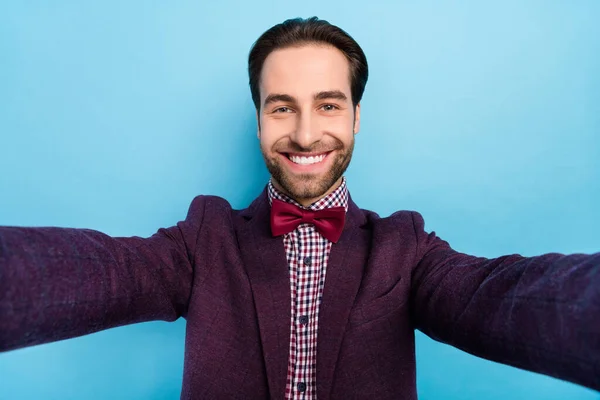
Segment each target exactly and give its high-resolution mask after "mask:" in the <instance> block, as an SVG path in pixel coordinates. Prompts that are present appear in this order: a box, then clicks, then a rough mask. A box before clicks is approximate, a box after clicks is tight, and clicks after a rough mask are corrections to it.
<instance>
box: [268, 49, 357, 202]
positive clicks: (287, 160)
mask: <svg viewBox="0 0 600 400" xmlns="http://www.w3.org/2000/svg"><path fill="white" fill-rule="evenodd" d="M260 105H261V107H260V110H259V111H258V113H257V118H258V123H259V130H258V138H259V139H260V148H261V152H262V154H263V157H264V159H265V163H266V165H267V168H268V170H269V172H270V173H271V176H272V178H273V184H274V186H275V187H276V188H277V189H279V190H281V191H282V192H284V193H286V194H287V195H289V196H290V197H292V198H293V199H295V200H296V201H298V202H299V203H300V204H302V205H304V206H307V205H309V204H311V203H313V202H314V201H316V200H318V199H320V198H322V197H324V196H326V195H327V194H329V193H331V192H332V191H334V190H335V189H336V188H337V187H338V185H339V184H340V183H341V179H342V174H343V173H344V171H345V170H346V168H347V167H348V164H349V163H350V159H351V158H352V151H353V149H354V135H355V134H356V133H358V130H359V126H360V105H357V106H356V108H355V107H354V106H353V105H352V93H351V90H350V65H349V63H348V60H347V59H346V57H345V56H344V54H343V53H342V52H341V51H339V50H338V49H336V48H335V47H333V46H329V45H316V44H309V45H304V46H301V47H290V48H285V49H279V50H275V51H273V52H272V53H271V54H269V56H268V57H267V58H266V60H265V63H264V65H263V69H262V74H261V79H260Z"/></svg>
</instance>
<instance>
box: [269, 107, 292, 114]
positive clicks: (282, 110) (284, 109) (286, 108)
mask: <svg viewBox="0 0 600 400" xmlns="http://www.w3.org/2000/svg"><path fill="white" fill-rule="evenodd" d="M273 112H274V113H288V112H292V110H291V109H289V108H288V107H279V108H276V109H275V110H273Z"/></svg>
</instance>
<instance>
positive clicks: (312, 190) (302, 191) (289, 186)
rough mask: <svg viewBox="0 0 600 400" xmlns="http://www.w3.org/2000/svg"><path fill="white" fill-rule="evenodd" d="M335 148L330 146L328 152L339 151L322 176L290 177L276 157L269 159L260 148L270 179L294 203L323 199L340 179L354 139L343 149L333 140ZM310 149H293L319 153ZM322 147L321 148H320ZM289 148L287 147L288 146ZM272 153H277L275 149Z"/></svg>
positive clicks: (350, 157)
mask: <svg viewBox="0 0 600 400" xmlns="http://www.w3.org/2000/svg"><path fill="white" fill-rule="evenodd" d="M335 140H336V143H335V146H334V147H333V149H332V147H331V146H330V147H329V148H328V150H326V151H331V150H340V151H339V152H338V154H336V155H335V159H334V160H333V164H332V165H331V168H330V169H329V170H328V171H327V172H326V173H325V174H324V175H322V176H318V175H315V174H301V175H292V174H290V173H288V172H286V171H285V168H284V167H283V166H282V165H281V161H280V160H279V159H278V158H277V157H269V156H268V155H267V154H266V153H265V151H264V150H263V148H262V147H261V153H262V155H263V158H264V160H265V164H266V166H267V169H268V170H269V173H270V174H271V177H272V178H273V179H274V180H275V181H276V182H277V183H279V185H280V186H281V188H282V189H283V190H284V191H285V193H286V194H287V195H288V196H290V197H291V198H293V199H294V200H296V201H299V202H301V201H303V200H308V199H317V198H321V197H323V195H324V194H325V193H327V191H328V190H329V189H330V188H331V187H332V186H333V185H335V183H336V182H337V181H338V180H339V179H340V178H341V177H342V175H343V174H344V172H346V169H347V168H348V166H349V165H350V160H351V159H352V153H353V151H354V137H353V138H352V142H351V143H350V145H349V146H348V147H347V148H346V149H344V144H343V143H342V141H340V140H339V139H337V138H336V139H335ZM313 147H314V148H311V149H297V150H296V149H294V152H296V151H297V152H307V153H308V152H313V153H318V152H321V151H322V150H320V149H319V148H318V146H313ZM321 147H322V146H321ZM288 148H289V146H288ZM273 152H274V153H278V152H277V151H276V148H274V150H273Z"/></svg>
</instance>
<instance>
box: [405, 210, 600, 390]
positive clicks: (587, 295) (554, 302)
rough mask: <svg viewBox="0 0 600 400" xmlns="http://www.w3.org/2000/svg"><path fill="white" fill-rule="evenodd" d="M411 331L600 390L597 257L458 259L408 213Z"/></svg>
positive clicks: (599, 260) (599, 273)
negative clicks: (412, 243)
mask: <svg viewBox="0 0 600 400" xmlns="http://www.w3.org/2000/svg"><path fill="white" fill-rule="evenodd" d="M412 215H413V225H414V229H415V234H416V237H417V253H416V254H417V260H416V263H415V267H414V269H413V271H412V286H411V304H412V310H411V311H412V314H413V319H414V321H415V324H416V328H417V329H419V330H421V331H422V332H424V333H425V334H427V335H428V336H430V337H431V338H433V339H435V340H438V341H441V342H444V343H447V344H450V345H453V346H455V347H457V348H460V349H462V350H464V351H466V352H468V353H471V354H474V355H476V356H479V357H483V358H486V359H489V360H493V361H497V362H500V363H504V364H508V365H512V366H515V367H518V368H522V369H526V370H529V371H534V372H538V373H542V374H546V375H549V376H553V377H555V378H559V379H564V380H567V381H571V382H574V383H578V384H580V385H583V386H587V387H589V388H592V389H595V390H600V253H596V254H591V255H586V254H572V255H563V254H545V255H541V256H537V257H528V258H526V257H522V256H520V255H509V256H504V257H499V258H493V259H487V258H481V257H473V256H469V255H466V254H461V253H458V252H456V251H454V250H452V249H451V248H450V246H449V245H448V243H446V242H445V241H443V240H441V239H440V238H439V237H437V236H436V235H435V233H426V232H425V230H424V222H423V218H422V217H421V215H419V214H418V213H413V214H412Z"/></svg>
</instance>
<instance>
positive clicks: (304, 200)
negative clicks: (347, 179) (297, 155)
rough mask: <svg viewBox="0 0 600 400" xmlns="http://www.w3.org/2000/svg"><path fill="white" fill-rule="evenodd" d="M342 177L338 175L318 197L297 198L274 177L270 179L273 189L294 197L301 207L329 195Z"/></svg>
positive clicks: (340, 182)
mask: <svg viewBox="0 0 600 400" xmlns="http://www.w3.org/2000/svg"><path fill="white" fill-rule="evenodd" d="M342 179H343V177H340V178H339V179H338V180H337V181H336V182H335V183H334V184H333V185H331V187H330V188H329V189H327V191H326V192H325V193H323V194H322V195H321V196H318V197H312V198H297V197H294V196H292V195H291V194H290V193H288V192H287V191H286V190H285V189H284V188H282V187H281V185H280V184H279V182H277V180H275V179H271V182H273V186H274V187H275V189H277V190H279V191H280V192H281V193H283V194H285V195H286V196H289V197H291V198H292V199H294V200H295V201H297V202H298V203H299V204H300V205H301V206H303V207H308V206H310V205H311V204H313V203H314V202H316V201H319V200H321V199H322V198H324V197H327V196H329V195H330V194H331V193H333V192H334V191H335V190H336V189H337V188H338V187H340V185H341V184H342Z"/></svg>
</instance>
